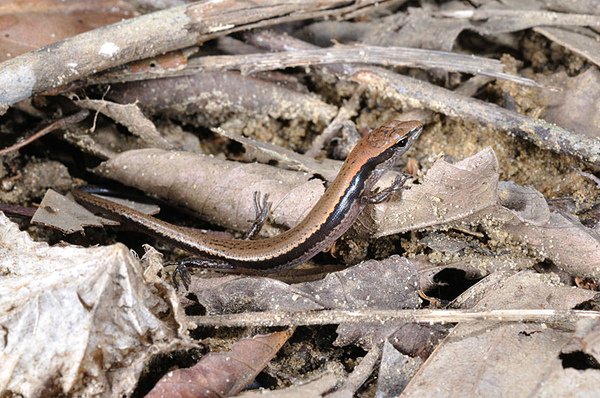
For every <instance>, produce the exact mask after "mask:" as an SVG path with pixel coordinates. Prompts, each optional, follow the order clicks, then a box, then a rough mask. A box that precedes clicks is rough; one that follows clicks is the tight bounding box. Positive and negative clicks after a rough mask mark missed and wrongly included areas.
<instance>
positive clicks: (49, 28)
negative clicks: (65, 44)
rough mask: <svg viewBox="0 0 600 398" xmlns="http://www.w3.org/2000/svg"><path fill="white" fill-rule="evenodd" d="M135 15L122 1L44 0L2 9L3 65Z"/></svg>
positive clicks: (0, 41) (0, 51) (0, 55)
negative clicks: (25, 53) (22, 55)
mask: <svg viewBox="0 0 600 398" xmlns="http://www.w3.org/2000/svg"><path fill="white" fill-rule="evenodd" d="M132 16H133V9H132V8H131V6H130V5H129V4H128V3H126V2H123V1H120V0H100V1H94V2H85V1H84V2H77V1H69V2H64V1H57V0H43V1H35V2H27V1H20V2H12V3H11V4H4V5H3V6H0V62H1V61H4V60H6V59H9V58H12V57H14V56H16V55H19V54H22V53H24V52H28V51H32V50H35V49H37V48H40V47H43V46H45V45H48V44H51V43H54V42H57V41H59V40H62V39H64V38H66V37H70V36H74V35H77V34H79V33H82V32H86V31H88V30H91V29H95V28H98V27H100V26H104V25H108V24H112V23H115V22H119V21H121V20H122V19H126V18H130V17H132Z"/></svg>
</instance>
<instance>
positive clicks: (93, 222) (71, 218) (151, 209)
mask: <svg viewBox="0 0 600 398" xmlns="http://www.w3.org/2000/svg"><path fill="white" fill-rule="evenodd" d="M104 198H107V197H106V196H104ZM107 199H110V200H112V201H115V202H117V203H120V204H122V205H125V206H128V207H131V208H134V209H136V210H138V211H141V212H142V213H145V214H156V213H158V210H159V209H158V206H156V205H149V204H142V203H135V202H132V201H130V200H126V199H119V198H107ZM31 222H32V223H34V224H40V225H45V226H47V227H51V228H56V229H58V230H60V231H62V232H63V233H65V234H72V233H74V232H83V230H84V227H90V226H93V227H101V226H104V225H111V226H114V225H119V223H118V222H116V221H112V220H109V219H107V218H104V217H99V216H96V215H94V214H93V213H92V212H90V211H89V210H88V209H86V208H85V207H83V206H81V205H79V204H78V203H77V202H75V201H74V200H69V199H67V198H66V197H64V196H62V195H60V194H59V193H57V192H56V191H54V190H52V189H49V190H48V191H46V194H45V195H44V198H43V199H42V203H40V206H39V207H38V209H37V210H36V212H35V214H34V215H33V217H32V218H31Z"/></svg>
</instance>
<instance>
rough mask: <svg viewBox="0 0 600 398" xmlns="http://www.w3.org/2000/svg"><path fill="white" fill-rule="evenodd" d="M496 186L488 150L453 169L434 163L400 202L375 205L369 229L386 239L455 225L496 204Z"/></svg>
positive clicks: (495, 163) (495, 171) (493, 161)
mask: <svg viewBox="0 0 600 398" xmlns="http://www.w3.org/2000/svg"><path fill="white" fill-rule="evenodd" d="M497 186H498V160H497V159H496V155H495V154H494V151H493V150H492V149H491V148H487V149H484V150H483V151H481V152H479V153H477V154H475V155H473V156H471V157H469V158H467V159H464V160H462V161H460V162H457V163H456V164H454V165H453V164H450V163H448V162H446V161H444V160H438V161H437V162H435V163H434V164H433V166H432V167H431V169H429V171H428V172H427V174H426V175H425V177H424V178H423V182H422V183H421V184H420V185H413V186H411V188H410V189H409V190H406V191H403V192H402V198H401V200H400V201H395V202H385V203H381V204H378V205H376V206H375V207H374V211H373V214H372V215H371V216H372V217H373V220H372V221H371V224H372V225H371V227H370V228H371V229H373V228H375V229H376V232H375V235H376V236H386V235H391V234H395V233H399V232H405V231H409V230H413V229H419V228H425V227H430V226H433V225H440V224H447V223H449V222H452V221H458V220H461V219H463V218H466V217H468V216H471V215H472V214H474V213H476V212H477V211H480V210H483V209H487V208H489V207H490V206H493V205H494V204H496V203H497V200H498V199H497V197H498V194H497V192H496V191H497ZM361 219H362V220H364V219H365V217H362V218H361ZM366 223H367V221H363V224H365V225H367V224H366Z"/></svg>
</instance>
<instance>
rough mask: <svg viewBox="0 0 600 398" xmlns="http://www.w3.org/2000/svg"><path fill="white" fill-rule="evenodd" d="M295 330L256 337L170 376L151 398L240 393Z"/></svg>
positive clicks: (173, 372)
mask: <svg viewBox="0 0 600 398" xmlns="http://www.w3.org/2000/svg"><path fill="white" fill-rule="evenodd" d="M292 332H293V330H292V329H288V330H286V331H283V332H273V333H270V334H267V335H260V336H254V337H253V338H250V339H242V340H240V341H238V342H236V343H235V344H234V345H233V346H232V347H231V349H230V350H228V351H225V352H213V353H210V354H208V355H206V356H205V357H203V358H202V359H201V360H200V362H198V363H197V364H196V365H194V366H192V367H191V368H188V369H178V370H175V371H172V372H169V373H168V374H167V375H165V376H164V377H163V378H162V379H161V380H159V382H158V383H157V384H156V386H154V388H153V389H152V391H150V393H149V394H148V395H146V396H147V397H150V398H154V397H156V398H158V397H173V396H177V397H182V398H183V397H225V396H232V395H235V394H237V393H239V392H240V391H241V390H242V389H243V388H244V387H246V386H247V385H248V384H250V383H251V382H252V381H253V380H254V378H255V377H256V375H257V374H258V373H259V372H260V371H261V370H262V369H263V368H264V367H265V366H266V364H267V363H269V361H270V360H271V359H272V358H273V357H274V356H275V354H277V351H279V349H280V348H281V346H282V345H283V344H284V343H285V342H286V341H287V340H288V338H289V337H290V336H291V335H292Z"/></svg>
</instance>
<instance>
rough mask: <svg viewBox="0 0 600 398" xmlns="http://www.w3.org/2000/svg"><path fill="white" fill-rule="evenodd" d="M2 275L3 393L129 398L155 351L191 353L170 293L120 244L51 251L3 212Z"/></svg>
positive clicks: (0, 389)
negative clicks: (150, 279)
mask: <svg viewBox="0 0 600 398" xmlns="http://www.w3.org/2000/svg"><path fill="white" fill-rule="evenodd" d="M0 275H2V276H1V277H0V279H1V281H2V283H0V325H1V327H0V330H1V331H2V332H0V334H1V335H2V338H0V348H1V351H0V363H2V366H0V392H2V393H3V394H8V395H11V394H15V395H23V396H26V397H31V396H52V395H63V394H64V395H70V396H91V395H107V396H108V395H110V396H122V395H127V394H131V392H132V391H133V389H134V388H135V386H136V384H137V382H138V377H139V375H140V373H141V371H142V369H143V367H144V363H145V361H146V360H148V359H149V357H150V356H151V355H152V354H154V353H158V352H167V351H170V350H172V349H177V348H185V347H190V346H191V344H190V343H189V341H188V340H187V339H185V338H184V337H183V336H184V333H185V325H184V323H181V322H182V321H181V320H182V319H183V314H182V312H181V308H180V307H179V304H178V301H177V300H176V298H175V293H174V292H173V290H172V288H171V287H170V286H167V285H166V284H164V283H163V282H161V283H160V291H162V292H164V293H163V294H165V295H166V297H161V296H159V295H158V290H157V289H155V288H154V287H153V285H147V284H145V283H144V282H143V278H142V269H141V266H140V264H139V260H137V259H136V258H135V257H134V256H132V255H131V253H130V252H129V250H128V249H127V248H126V247H125V246H123V245H121V244H117V245H112V246H104V247H94V248H82V247H76V246H68V245H63V246H55V247H49V246H48V245H47V244H46V243H37V242H33V241H32V240H31V238H30V237H29V235H27V234H26V233H25V232H20V231H19V230H18V228H17V226H16V225H15V224H13V223H11V222H10V221H9V220H8V219H7V218H6V217H5V216H4V215H3V214H2V213H0ZM157 286H158V285H157Z"/></svg>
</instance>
